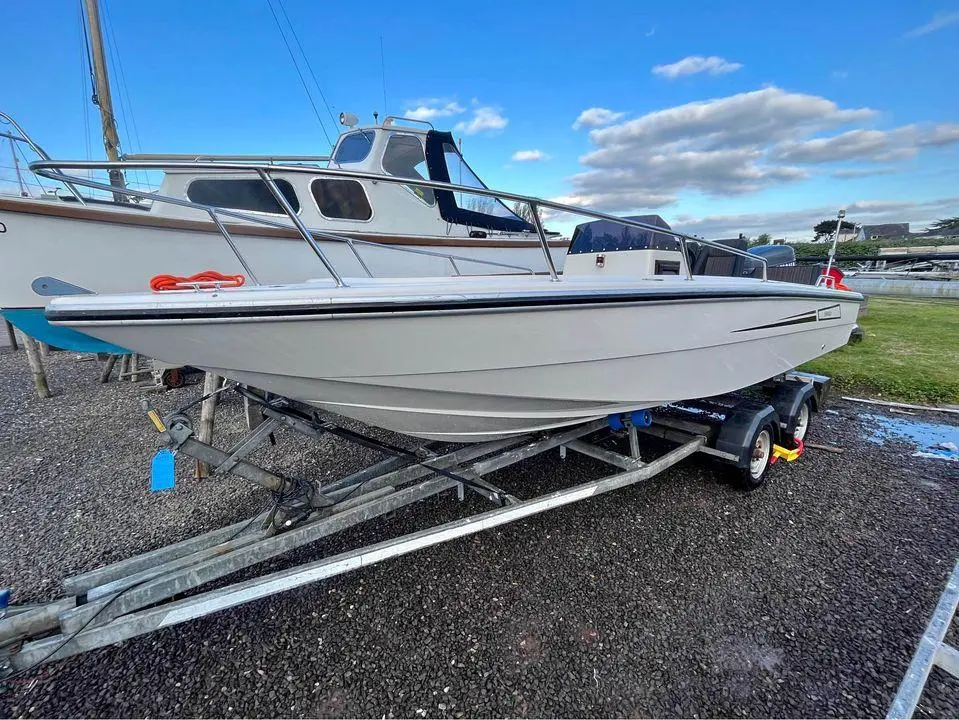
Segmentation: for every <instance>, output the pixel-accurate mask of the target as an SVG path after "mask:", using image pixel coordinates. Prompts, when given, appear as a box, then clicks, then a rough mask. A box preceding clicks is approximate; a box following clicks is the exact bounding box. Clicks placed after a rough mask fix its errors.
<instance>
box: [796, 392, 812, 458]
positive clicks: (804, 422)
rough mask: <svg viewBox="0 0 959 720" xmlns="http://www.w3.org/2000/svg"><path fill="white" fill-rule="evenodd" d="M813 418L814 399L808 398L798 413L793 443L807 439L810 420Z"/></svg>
mask: <svg viewBox="0 0 959 720" xmlns="http://www.w3.org/2000/svg"><path fill="white" fill-rule="evenodd" d="M811 419H812V401H811V400H809V399H807V400H806V401H805V402H803V404H802V405H801V406H800V408H799V412H798V413H796V422H795V424H794V425H793V427H794V429H793V444H795V445H797V446H798V444H799V443H800V442H804V441H805V440H806V433H807V432H809V421H810V420H811Z"/></svg>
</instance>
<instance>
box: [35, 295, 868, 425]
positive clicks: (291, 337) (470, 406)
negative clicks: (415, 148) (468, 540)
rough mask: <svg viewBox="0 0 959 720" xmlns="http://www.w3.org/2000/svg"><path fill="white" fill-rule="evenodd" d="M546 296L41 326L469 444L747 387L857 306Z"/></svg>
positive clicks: (167, 311)
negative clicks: (87, 335)
mask: <svg viewBox="0 0 959 720" xmlns="http://www.w3.org/2000/svg"><path fill="white" fill-rule="evenodd" d="M548 285H549V284H548V281H544V280H542V279H539V278H535V279H531V280H530V282H529V283H528V286H529V287H528V288H527V290H524V291H523V292H522V293H521V294H520V295H521V296H522V300H517V298H518V297H520V295H517V294H516V290H515V288H514V290H512V291H510V292H507V291H506V290H505V289H504V290H503V291H502V292H495V291H492V290H491V289H489V288H487V289H486V290H485V291H484V292H482V293H472V292H470V291H466V290H464V292H463V293H458V294H451V293H450V292H449V288H448V287H447V288H445V292H441V290H442V288H437V289H436V290H427V289H426V288H419V289H418V290H417V291H416V293H415V294H412V293H409V294H407V295H405V296H403V297H400V298H397V297H396V296H393V297H390V298H384V297H380V296H378V295H377V291H376V290H375V289H365V290H364V288H349V289H337V290H328V289H322V290H316V291H314V292H313V294H312V295H311V294H310V292H309V291H303V292H304V293H305V294H304V295H303V297H302V298H300V299H292V300H291V299H290V298H289V296H288V295H286V296H282V297H283V298H285V299H284V301H283V302H282V303H279V304H277V302H273V301H271V302H266V303H264V302H260V301H259V299H258V296H259V297H266V296H268V295H269V292H264V293H256V292H254V291H248V292H246V293H239V294H238V293H234V292H222V293H219V294H218V295H219V297H220V298H225V300H222V301H221V300H219V299H212V298H211V299H210V301H209V302H207V303H197V302H196V300H191V299H190V298H187V299H186V300H185V301H181V302H176V303H166V304H164V303H162V302H161V301H158V300H157V299H156V298H154V299H153V302H152V304H151V303H150V302H149V298H148V297H145V298H142V299H141V300H127V301H119V304H116V303H115V305H116V307H120V308H123V310H122V313H120V314H119V315H117V314H116V313H115V312H113V314H111V312H112V311H110V310H109V309H108V308H107V306H106V305H104V303H103V302H98V301H97V299H94V298H89V299H86V298H78V299H76V300H74V301H72V304H71V301H70V300H68V299H64V300H62V301H57V303H54V308H53V309H52V313H51V317H52V318H53V319H54V320H55V321H56V322H62V323H66V324H68V325H70V326H72V327H74V328H76V329H80V330H82V331H84V332H89V333H90V334H93V335H95V336H96V337H99V338H101V339H103V340H106V341H108V342H113V343H117V344H120V345H124V346H127V347H131V348H134V349H135V350H136V351H137V352H140V353H143V354H146V355H149V356H151V357H156V358H159V359H161V360H165V361H168V362H180V363H183V364H189V365H194V366H197V367H201V368H204V369H207V370H210V371H213V372H216V373H218V374H221V375H224V376H226V377H229V378H232V379H234V380H237V381H239V382H244V383H248V384H250V385H253V386H256V387H259V388H262V389H264V390H269V391H272V392H275V393H277V394H279V395H283V396H286V397H290V398H293V399H296V400H299V401H302V402H305V403H309V404H311V405H314V406H316V407H318V408H321V409H324V410H328V411H330V412H334V413H337V414H339V415H344V416H346V417H350V418H354V419H356V420H360V421H362V422H365V423H368V424H370V425H375V426H379V427H383V428H387V429H390V430H394V431H397V432H400V433H404V434H408V435H414V436H417V437H423V438H430V439H441V440H453V441H483V440H488V439H491V438H495V437H502V436H508V435H515V434H520V433H526V432H530V431H535V430H540V429H546V428H551V427H557V426H562V425H569V424H573V423H577V422H580V421H583V420H588V419H591V418H596V417H601V416H604V415H607V414H611V413H617V412H625V411H629V410H634V409H639V408H646V407H653V406H657V405H662V404H666V403H670V402H676V401H679V400H685V399H690V398H698V397H707V396H711V395H716V394H720V393H725V392H730V391H733V390H737V389H740V388H743V387H746V386H749V385H752V384H755V383H758V382H761V381H763V380H766V379H768V378H770V377H773V376H775V375H777V374H780V373H783V372H786V371H788V370H791V369H792V368H794V367H796V366H797V365H799V364H801V363H803V362H806V361H808V360H811V359H813V358H815V357H818V356H819V355H822V354H824V353H826V352H829V351H830V350H834V349H836V348H838V347H841V346H843V345H844V344H846V342H847V341H848V339H849V335H850V332H851V330H852V328H853V325H854V324H855V322H856V316H857V313H858V304H859V302H858V301H859V299H861V298H860V296H859V295H858V294H855V293H838V292H835V291H826V290H823V289H820V288H804V287H802V286H786V285H785V284H780V283H760V282H759V281H752V280H748V279H723V278H716V279H714V280H710V281H703V282H699V281H696V282H693V281H689V282H685V281H681V280H673V281H665V282H658V283H647V284H646V286H640V287H638V288H634V289H632V290H631V291H629V292H626V291H622V290H621V289H620V290H617V291H616V292H612V293H600V294H597V292H596V291H595V289H592V290H590V292H586V293H573V294H570V295H568V296H565V297H556V293H555V292H550V289H549V287H548ZM563 285H564V286H566V287H570V286H573V287H574V288H575V283H563ZM649 286H653V287H652V288H650V287H649ZM773 286H783V287H785V288H786V289H785V290H784V289H783V287H776V288H774V287H773ZM737 288H745V289H746V290H747V291H748V292H744V293H740V292H739V291H738V290H737ZM796 288H799V289H798V290H797V289H796ZM777 293H779V294H777ZM344 295H346V297H344ZM183 297H184V296H183V295H180V298H183ZM278 297H281V296H277V298H278ZM180 298H178V300H179V299H180ZM114 300H115V299H114ZM340 301H343V302H340ZM106 302H107V304H109V302H110V300H109V299H107V301H106ZM251 302H252V303H254V305H250V304H249V303H251ZM161 306H162V307H161ZM191 307H192V308H193V309H190V308H191ZM254 308H255V309H254Z"/></svg>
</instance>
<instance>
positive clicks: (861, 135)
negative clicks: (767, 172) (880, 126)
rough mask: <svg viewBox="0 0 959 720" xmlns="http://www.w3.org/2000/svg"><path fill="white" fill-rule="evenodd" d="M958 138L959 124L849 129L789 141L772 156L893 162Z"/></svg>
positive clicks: (789, 159)
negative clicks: (832, 133) (825, 135)
mask: <svg viewBox="0 0 959 720" xmlns="http://www.w3.org/2000/svg"><path fill="white" fill-rule="evenodd" d="M955 142H959V125H956V124H949V123H942V124H939V125H903V126H902V127H898V128H894V129H892V130H850V131H848V132H844V133H841V134H839V135H833V136H832V137H826V138H813V139H811V140H803V141H786V142H782V143H780V144H779V145H778V146H776V147H775V148H774V149H773V151H772V153H771V156H772V157H773V158H775V159H777V160H782V161H785V162H793V163H824V162H839V161H842V160H860V161H866V162H891V161H893V160H901V159H904V158H908V157H912V156H914V155H916V153H918V152H919V150H920V149H921V148H923V147H928V146H943V145H948V144H950V143H955Z"/></svg>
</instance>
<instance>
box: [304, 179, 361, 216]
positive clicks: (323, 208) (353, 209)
mask: <svg viewBox="0 0 959 720" xmlns="http://www.w3.org/2000/svg"><path fill="white" fill-rule="evenodd" d="M310 190H311V191H312V192H313V199H315V200H316V205H317V207H318V208H319V209H320V212H321V213H322V214H323V217H327V218H334V219H336V220H369V219H370V218H371V217H373V208H371V207H370V201H369V199H368V198H367V197H366V192H365V191H364V190H363V186H362V185H361V184H360V183H359V182H357V181H356V180H340V179H339V178H336V179H332V178H317V179H316V180H314V181H313V183H312V184H311V185H310Z"/></svg>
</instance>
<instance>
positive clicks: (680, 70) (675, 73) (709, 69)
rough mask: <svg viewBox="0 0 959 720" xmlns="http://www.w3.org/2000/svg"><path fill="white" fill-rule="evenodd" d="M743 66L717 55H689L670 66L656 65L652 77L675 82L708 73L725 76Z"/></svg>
mask: <svg viewBox="0 0 959 720" xmlns="http://www.w3.org/2000/svg"><path fill="white" fill-rule="evenodd" d="M742 66H743V64H742V63H738V62H729V61H728V60H726V59H725V58H721V57H718V56H717V55H710V56H709V57H703V56H702V55H690V56H688V57H684V58H683V59H682V60H679V61H677V62H674V63H672V64H671V65H657V66H655V67H654V68H653V75H659V76H660V77H664V78H668V79H669V80H675V79H676V78H678V77H682V76H683V75H696V74H697V73H709V74H710V75H725V74H726V73H731V72H736V71H737V70H739V69H740V68H741V67H742Z"/></svg>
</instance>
